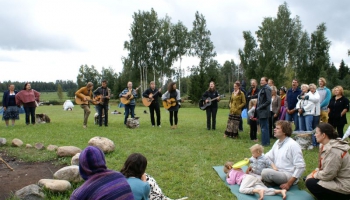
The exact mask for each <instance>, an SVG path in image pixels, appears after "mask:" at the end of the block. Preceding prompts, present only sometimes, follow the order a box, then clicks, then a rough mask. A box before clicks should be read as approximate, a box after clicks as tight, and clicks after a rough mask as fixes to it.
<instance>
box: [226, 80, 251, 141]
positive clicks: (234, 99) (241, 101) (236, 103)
mask: <svg viewBox="0 0 350 200" xmlns="http://www.w3.org/2000/svg"><path fill="white" fill-rule="evenodd" d="M240 86H241V84H240V83H239V82H238V81H236V82H235V83H234V85H233V92H232V95H231V99H230V104H229V107H230V114H229V116H228V121H227V127H226V131H225V135H224V137H227V136H228V137H231V138H236V137H238V126H239V122H240V120H241V114H242V108H243V107H244V106H245V104H246V100H245V96H244V93H243V92H242V91H241V90H240V89H239V88H240Z"/></svg>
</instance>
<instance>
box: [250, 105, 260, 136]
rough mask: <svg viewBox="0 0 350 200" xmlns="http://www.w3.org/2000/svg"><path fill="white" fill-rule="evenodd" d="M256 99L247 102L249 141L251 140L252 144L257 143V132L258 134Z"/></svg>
mask: <svg viewBox="0 0 350 200" xmlns="http://www.w3.org/2000/svg"><path fill="white" fill-rule="evenodd" d="M256 103H257V100H256V99H252V100H250V101H249V111H248V117H249V126H250V140H253V141H254V142H257V141H258V138H257V132H258V123H257V118H256V112H255V108H256Z"/></svg>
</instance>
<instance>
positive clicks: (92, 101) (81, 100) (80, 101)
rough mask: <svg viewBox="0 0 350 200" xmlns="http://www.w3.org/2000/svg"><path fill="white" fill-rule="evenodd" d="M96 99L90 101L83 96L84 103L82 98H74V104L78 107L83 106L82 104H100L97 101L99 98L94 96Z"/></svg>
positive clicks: (87, 97)
mask: <svg viewBox="0 0 350 200" xmlns="http://www.w3.org/2000/svg"><path fill="white" fill-rule="evenodd" d="M99 96H100V95H99ZM96 97H97V98H96ZM96 97H95V98H93V99H91V98H90V97H89V96H84V98H86V101H84V98H82V99H81V98H79V97H77V96H75V103H76V104H78V105H83V104H88V103H92V104H94V105H97V104H99V103H100V101H99V100H98V99H99V98H101V97H98V96H96Z"/></svg>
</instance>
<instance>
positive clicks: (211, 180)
mask: <svg viewBox="0 0 350 200" xmlns="http://www.w3.org/2000/svg"><path fill="white" fill-rule="evenodd" d="M115 109H117V110H118V111H119V110H120V111H122V110H121V109H120V108H117V107H116V106H115V105H114V106H112V107H111V110H115ZM145 109H147V111H148V108H145V107H140V106H138V107H137V108H136V114H137V116H139V117H140V127H139V128H137V129H128V128H126V127H125V126H124V125H123V115H112V114H110V115H109V127H98V126H96V125H94V122H93V120H94V117H93V115H94V113H95V112H94V111H93V112H92V114H91V116H90V118H89V124H88V128H87V129H83V128H82V120H83V111H82V109H81V108H80V107H78V106H75V109H74V110H73V111H63V110H62V106H40V107H38V108H37V113H46V114H48V115H49V116H50V118H51V122H52V123H50V124H40V125H35V126H32V125H29V126H26V125H25V123H24V115H21V116H20V117H21V119H20V120H19V121H17V123H16V126H15V127H8V128H6V127H5V124H4V123H3V124H2V125H0V130H1V133H0V137H5V138H6V139H7V140H8V143H11V140H12V139H13V138H19V139H21V140H22V141H23V142H24V144H27V143H29V144H35V143H37V142H41V143H44V144H45V146H47V145H49V144H54V145H58V146H64V145H73V146H77V147H80V148H82V149H83V148H84V147H86V146H87V142H88V141H89V139H90V138H92V137H94V136H103V137H107V138H109V139H111V140H113V141H114V143H115V144H116V150H115V151H114V152H113V153H110V154H107V155H106V159H107V165H108V168H111V169H114V170H118V171H119V170H120V169H121V167H122V164H123V162H124V161H125V160H126V158H127V156H128V155H129V154H131V153H133V152H140V153H142V154H144V155H145V156H146V157H147V159H148V167H147V171H146V172H147V173H149V174H151V175H152V176H154V177H155V179H156V180H157V182H158V184H159V185H160V186H161V188H162V189H163V192H164V193H165V194H166V195H168V196H169V197H171V198H179V197H184V196H187V197H189V198H190V199H236V198H235V197H234V195H233V194H231V192H230V191H229V189H228V188H227V187H226V186H225V185H224V183H223V182H222V181H221V180H220V178H219V177H218V176H217V175H216V173H215V171H214V170H213V169H212V166H215V165H223V164H224V163H225V162H226V161H228V160H232V161H234V162H236V161H239V160H242V159H243V158H246V157H250V156H251V155H250V152H249V147H250V146H252V145H253V144H254V142H251V141H250V139H249V133H248V130H249V127H248V126H247V125H246V121H244V124H245V126H244V132H241V133H240V136H241V138H240V139H236V140H232V139H226V138H223V133H224V130H225V128H226V122H227V114H228V110H227V109H219V111H218V115H217V130H216V131H208V130H206V120H205V118H206V117H205V112H204V111H201V110H199V109H198V108H181V109H180V111H179V124H178V129H176V130H171V129H170V125H169V122H168V119H169V116H168V113H167V112H166V110H164V109H161V114H162V127H161V128H158V127H151V125H150V119H149V116H148V115H147V114H143V110H145ZM273 142H274V140H271V146H272V144H273ZM24 146H25V145H23V147H20V148H14V147H10V145H9V144H8V145H7V146H5V147H0V151H3V150H6V151H7V152H9V153H10V154H11V155H14V156H17V157H19V158H22V159H24V160H27V161H43V160H58V161H59V162H61V163H65V164H67V165H68V164H69V163H70V158H57V156H56V154H55V153H53V152H48V151H46V150H44V151H37V150H33V149H26V148H25V147H24ZM269 149H270V148H266V149H265V152H266V151H268V150H269ZM303 153H304V158H305V160H306V164H307V170H306V172H305V173H304V175H307V174H308V173H310V172H311V171H312V170H313V169H314V168H315V167H316V166H317V150H311V151H304V152H303ZM75 186H76V185H75ZM299 186H300V187H301V188H305V186H304V183H303V181H300V183H299ZM69 194H70V193H65V194H50V193H47V195H48V199H68V197H69Z"/></svg>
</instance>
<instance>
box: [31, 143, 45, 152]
mask: <svg viewBox="0 0 350 200" xmlns="http://www.w3.org/2000/svg"><path fill="white" fill-rule="evenodd" d="M34 147H35V148H36V149H38V150H43V149H45V146H44V145H43V144H42V143H36V144H35V146H34Z"/></svg>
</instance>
